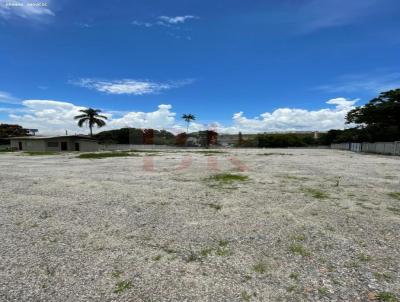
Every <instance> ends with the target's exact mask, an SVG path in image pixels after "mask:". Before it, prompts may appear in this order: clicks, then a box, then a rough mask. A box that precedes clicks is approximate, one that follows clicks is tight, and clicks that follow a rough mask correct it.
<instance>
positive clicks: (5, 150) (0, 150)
mask: <svg viewBox="0 0 400 302" xmlns="http://www.w3.org/2000/svg"><path fill="white" fill-rule="evenodd" d="M9 152H15V150H12V149H0V153H9Z"/></svg>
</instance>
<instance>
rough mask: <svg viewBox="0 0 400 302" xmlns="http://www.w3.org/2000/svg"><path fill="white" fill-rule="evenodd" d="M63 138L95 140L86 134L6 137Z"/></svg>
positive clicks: (22, 138)
mask: <svg viewBox="0 0 400 302" xmlns="http://www.w3.org/2000/svg"><path fill="white" fill-rule="evenodd" d="M55 138H58V139H65V138H75V139H87V140H97V139H95V138H93V137H90V136H87V135H61V136H19V137H9V138H7V139H14V140H16V139H17V140H41V139H55Z"/></svg>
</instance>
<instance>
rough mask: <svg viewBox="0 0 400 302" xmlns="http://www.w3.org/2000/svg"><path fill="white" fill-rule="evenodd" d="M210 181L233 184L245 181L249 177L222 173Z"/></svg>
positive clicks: (211, 177) (210, 178)
mask: <svg viewBox="0 0 400 302" xmlns="http://www.w3.org/2000/svg"><path fill="white" fill-rule="evenodd" d="M208 179H209V180H213V181H218V182H220V183H233V182H235V181H245V180H248V179H249V177H248V176H246V175H239V174H231V173H220V174H216V175H213V176H210V177H209V178H208Z"/></svg>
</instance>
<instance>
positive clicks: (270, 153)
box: [258, 152, 294, 156]
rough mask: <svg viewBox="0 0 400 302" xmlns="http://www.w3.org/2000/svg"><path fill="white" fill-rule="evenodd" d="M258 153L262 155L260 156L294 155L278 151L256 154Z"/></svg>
mask: <svg viewBox="0 0 400 302" xmlns="http://www.w3.org/2000/svg"><path fill="white" fill-rule="evenodd" d="M258 155H262V156H273V155H279V156H285V155H287V156H292V155H294V154H291V153H278V152H269V153H268V152H267V153H261V154H258Z"/></svg>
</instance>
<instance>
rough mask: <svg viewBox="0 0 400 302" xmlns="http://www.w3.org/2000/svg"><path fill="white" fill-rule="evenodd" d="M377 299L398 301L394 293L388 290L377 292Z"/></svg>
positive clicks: (388, 301)
mask: <svg viewBox="0 0 400 302" xmlns="http://www.w3.org/2000/svg"><path fill="white" fill-rule="evenodd" d="M376 298H377V299H378V301H385V302H398V301H399V300H398V299H397V297H396V295H395V294H393V293H390V292H379V293H378V294H377V295H376Z"/></svg>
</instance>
